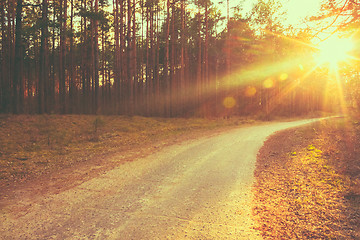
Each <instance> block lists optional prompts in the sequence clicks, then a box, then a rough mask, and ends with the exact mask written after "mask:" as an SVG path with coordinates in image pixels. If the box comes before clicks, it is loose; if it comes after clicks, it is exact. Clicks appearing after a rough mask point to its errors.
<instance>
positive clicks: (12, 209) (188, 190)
mask: <svg viewBox="0 0 360 240" xmlns="http://www.w3.org/2000/svg"><path fill="white" fill-rule="evenodd" d="M314 121H316V119H313V120H301V121H294V122H276V123H268V124H265V125H260V126H251V127H242V128H238V129H235V130H232V131H228V132H225V133H221V134H218V135H216V136H212V137H202V138H200V139H196V140H190V141H186V142H182V143H181V144H176V145H173V146H170V147H165V148H164V149H162V150H160V151H158V152H157V153H154V154H151V155H149V156H147V157H144V158H142V159H137V160H135V161H131V162H126V163H124V164H121V165H119V166H118V167H117V168H115V169H112V170H110V171H107V172H104V174H102V175H100V176H99V177H96V178H93V179H91V180H89V181H87V182H84V183H82V184H81V185H78V186H76V187H74V188H71V189H68V190H66V191H62V192H59V193H57V194H48V195H46V196H37V197H36V198H35V197H34V198H33V199H22V198H21V193H19V195H18V196H19V198H18V199H16V200H15V201H14V202H13V204H11V205H9V206H6V207H3V208H1V209H0V219H1V220H0V239H261V236H260V233H259V232H257V231H256V230H254V229H253V228H252V227H253V226H254V222H253V220H252V215H251V209H252V191H251V187H252V184H253V182H254V180H255V179H254V176H253V173H254V169H255V161H256V155H257V152H258V150H259V148H260V147H261V146H262V144H263V142H264V141H265V139H266V138H267V137H268V136H269V135H271V134H273V133H274V132H276V131H279V130H283V129H286V128H291V127H296V126H300V125H303V124H308V123H311V122H314ZM284 141H286V139H284ZM115 160H116V159H115Z"/></svg>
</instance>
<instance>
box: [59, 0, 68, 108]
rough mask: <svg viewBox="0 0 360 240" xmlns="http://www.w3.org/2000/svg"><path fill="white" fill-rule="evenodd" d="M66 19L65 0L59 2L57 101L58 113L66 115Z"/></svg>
mask: <svg viewBox="0 0 360 240" xmlns="http://www.w3.org/2000/svg"><path fill="white" fill-rule="evenodd" d="M66 19H67V0H61V3H60V19H59V22H60V54H59V99H60V113H61V114H65V113H66V102H65V99H66V89H65V85H66V84H65V83H66V80H65V78H66V76H65V69H66V63H65V57H66V46H65V44H66Z"/></svg>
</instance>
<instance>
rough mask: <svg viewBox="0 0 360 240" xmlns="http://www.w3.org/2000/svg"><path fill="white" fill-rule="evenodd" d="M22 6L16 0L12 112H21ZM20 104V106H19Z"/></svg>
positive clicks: (19, 1) (19, 0) (20, 0)
mask: <svg viewBox="0 0 360 240" xmlns="http://www.w3.org/2000/svg"><path fill="white" fill-rule="evenodd" d="M22 8H23V1H22V0H17V5H16V26H15V58H14V69H13V70H14V72H13V85H12V88H13V89H12V90H13V91H12V94H13V95H12V107H13V113H15V114H17V113H22V109H21V108H22V106H21V105H22V102H21V97H20V96H21V94H23V93H22V92H21V87H20V86H21V84H22V62H23V61H22V55H23V53H22V50H23V44H22ZM20 106H21V107H20Z"/></svg>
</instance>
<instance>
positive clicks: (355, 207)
mask: <svg viewBox="0 0 360 240" xmlns="http://www.w3.org/2000/svg"><path fill="white" fill-rule="evenodd" d="M358 131H359V127H358V126H357V125H356V124H354V121H352V120H349V119H348V120H346V121H344V120H331V121H324V122H321V123H320V124H315V125H313V126H311V127H304V128H301V129H297V130H289V131H286V132H283V133H281V134H279V135H276V136H273V137H271V138H270V139H269V140H268V141H267V143H266V144H265V146H264V147H263V148H262V149H261V151H260V154H259V156H258V161H257V169H256V172H255V174H256V178H257V184H256V187H255V189H254V191H255V196H256V208H255V209H254V214H255V216H256V218H257V220H258V223H259V225H258V229H259V230H261V231H262V235H263V237H264V238H265V239H360V228H359V226H360V192H359V190H360V184H359V180H360V152H359V151H358V150H357V148H356V147H354V146H356V145H359V144H360V141H359V138H358V136H359V135H358V134H357V133H358Z"/></svg>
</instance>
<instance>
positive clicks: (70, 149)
mask: <svg viewBox="0 0 360 240" xmlns="http://www.w3.org/2000/svg"><path fill="white" fill-rule="evenodd" d="M249 122H251V120H246V119H239V118H233V119H230V120H223V119H213V120H209V119H208V120H206V119H162V118H145V117H125V116H85V115H40V116H39V115H19V116H16V115H0V189H1V188H3V187H6V186H10V185H14V183H19V182H23V181H26V180H28V179H31V178H34V177H37V176H40V175H43V174H47V173H51V172H53V171H59V170H61V169H64V168H69V167H71V166H75V165H76V164H79V163H84V162H89V161H91V160H93V159H96V158H97V159H101V160H102V161H103V162H104V161H106V158H107V157H106V156H107V155H109V154H122V153H123V152H125V151H127V150H129V149H131V150H132V151H139V152H140V151H141V150H142V149H143V148H146V147H147V146H148V145H158V146H161V145H164V144H167V143H169V142H171V141H176V139H178V138H179V137H180V136H183V135H186V134H189V133H191V134H195V135H196V134H201V133H202V132H204V131H210V130H213V129H219V128H220V129H221V128H226V127H234V126H238V125H241V124H244V123H249ZM185 133H186V134H185ZM97 164H99V163H97Z"/></svg>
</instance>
